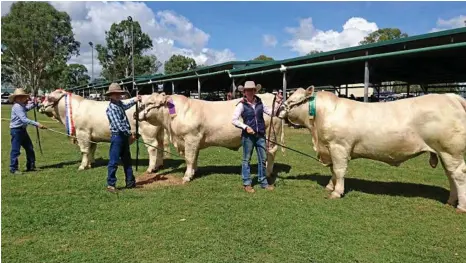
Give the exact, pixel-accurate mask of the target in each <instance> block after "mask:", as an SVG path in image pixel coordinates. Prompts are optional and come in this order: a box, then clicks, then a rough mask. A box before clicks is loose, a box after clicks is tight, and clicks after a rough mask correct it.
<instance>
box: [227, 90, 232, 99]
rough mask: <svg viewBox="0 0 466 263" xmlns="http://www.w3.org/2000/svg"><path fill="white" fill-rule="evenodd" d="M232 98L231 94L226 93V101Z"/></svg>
mask: <svg viewBox="0 0 466 263" xmlns="http://www.w3.org/2000/svg"><path fill="white" fill-rule="evenodd" d="M232 97H233V95H232V94H231V92H228V93H227V100H231V99H232Z"/></svg>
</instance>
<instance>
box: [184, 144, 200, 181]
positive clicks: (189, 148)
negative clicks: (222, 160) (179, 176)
mask: <svg viewBox="0 0 466 263" xmlns="http://www.w3.org/2000/svg"><path fill="white" fill-rule="evenodd" d="M199 144H200V139H198V138H195V137H193V138H186V139H185V146H184V151H185V152H184V153H185V156H184V157H185V160H186V172H185V173H184V177H183V183H187V182H189V181H191V179H192V178H193V176H194V173H195V172H196V169H197V167H196V166H197V165H196V163H197V158H198V156H199V146H200V145H199Z"/></svg>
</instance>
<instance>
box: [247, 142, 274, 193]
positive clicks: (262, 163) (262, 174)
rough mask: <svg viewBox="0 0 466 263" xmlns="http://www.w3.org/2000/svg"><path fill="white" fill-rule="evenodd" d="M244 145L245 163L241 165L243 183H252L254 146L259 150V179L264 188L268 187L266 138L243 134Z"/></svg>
mask: <svg viewBox="0 0 466 263" xmlns="http://www.w3.org/2000/svg"><path fill="white" fill-rule="evenodd" d="M241 143H242V145H243V163H242V166H241V177H242V178H243V185H244V186H246V185H251V176H250V173H251V169H250V162H251V155H252V151H253V149H254V148H256V152H257V161H258V162H257V173H258V175H257V179H258V181H259V183H260V185H261V187H262V188H265V187H267V186H268V185H269V184H268V182H267V176H266V171H265V162H266V161H267V155H266V154H267V153H266V152H265V138H264V137H259V136H256V135H250V134H248V135H243V136H242V137H241Z"/></svg>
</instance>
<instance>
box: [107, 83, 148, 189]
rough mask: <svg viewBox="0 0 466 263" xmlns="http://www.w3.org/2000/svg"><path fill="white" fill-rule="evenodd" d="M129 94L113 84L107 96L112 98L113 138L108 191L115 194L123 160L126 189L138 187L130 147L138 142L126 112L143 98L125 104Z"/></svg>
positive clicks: (139, 97) (108, 114)
mask: <svg viewBox="0 0 466 263" xmlns="http://www.w3.org/2000/svg"><path fill="white" fill-rule="evenodd" d="M127 93H128V92H127V91H125V90H122V89H121V87H120V85H118V84H117V83H112V84H111V85H110V87H109V88H108V92H107V93H105V95H106V96H109V97H110V104H109V105H108V108H107V118H108V121H109V122H110V131H111V133H112V137H111V140H110V152H109V154H110V160H109V162H108V176H107V190H108V191H110V192H115V191H116V188H115V185H116V181H117V178H116V171H117V169H118V161H119V159H120V158H121V161H122V162H123V167H124V169H125V170H124V171H125V176H126V178H125V180H126V188H134V187H136V179H135V178H134V175H133V168H132V166H131V152H130V149H129V145H130V144H131V143H132V142H134V140H136V136H135V134H132V133H131V126H130V124H129V121H128V118H127V117H126V113H125V111H126V110H128V109H129V108H131V107H132V106H133V105H134V104H136V102H137V101H141V96H137V98H134V99H133V100H131V101H130V102H128V103H126V104H124V103H123V102H122V101H121V96H122V95H123V94H127Z"/></svg>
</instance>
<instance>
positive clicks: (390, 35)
mask: <svg viewBox="0 0 466 263" xmlns="http://www.w3.org/2000/svg"><path fill="white" fill-rule="evenodd" d="M404 37H408V34H406V33H402V32H401V30H400V29H398V28H381V29H379V30H377V31H374V32H372V33H370V34H369V35H367V36H366V37H365V38H364V40H362V41H361V42H359V45H366V44H371V43H377V42H381V41H387V40H392V39H399V38H404Z"/></svg>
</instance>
